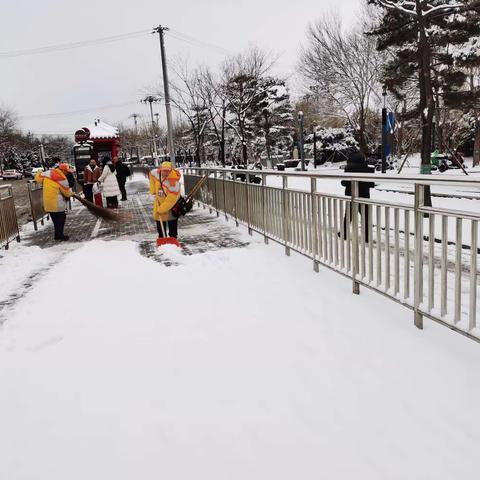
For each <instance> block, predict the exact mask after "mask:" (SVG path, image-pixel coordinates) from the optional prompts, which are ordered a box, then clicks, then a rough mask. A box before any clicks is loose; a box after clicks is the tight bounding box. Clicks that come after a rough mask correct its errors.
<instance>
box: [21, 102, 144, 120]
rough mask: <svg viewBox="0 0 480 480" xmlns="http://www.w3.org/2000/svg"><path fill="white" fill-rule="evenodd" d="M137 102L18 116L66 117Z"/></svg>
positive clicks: (23, 117) (26, 117) (24, 117)
mask: <svg viewBox="0 0 480 480" xmlns="http://www.w3.org/2000/svg"><path fill="white" fill-rule="evenodd" d="M136 103H138V102H125V103H118V104H115V105H103V106H101V107H94V108H86V109H83V110H73V111H70V112H57V113H39V114H34V115H20V116H19V117H18V118H21V119H28V118H50V117H68V116H73V115H77V114H82V113H90V112H97V111H99V110H109V109H113V108H121V107H128V106H129V105H134V104H136Z"/></svg>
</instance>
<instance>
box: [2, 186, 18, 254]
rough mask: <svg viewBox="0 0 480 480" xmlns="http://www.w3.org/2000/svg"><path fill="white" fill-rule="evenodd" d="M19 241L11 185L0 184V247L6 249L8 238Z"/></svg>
mask: <svg viewBox="0 0 480 480" xmlns="http://www.w3.org/2000/svg"><path fill="white" fill-rule="evenodd" d="M14 238H15V239H16V240H17V242H19V241H20V232H19V229H18V222H17V214H16V212H15V203H14V202H13V189H12V186H11V185H1V186H0V248H2V247H5V248H6V249H8V246H9V243H10V240H12V239H14Z"/></svg>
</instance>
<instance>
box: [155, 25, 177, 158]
mask: <svg viewBox="0 0 480 480" xmlns="http://www.w3.org/2000/svg"><path fill="white" fill-rule="evenodd" d="M166 31H168V28H167V27H162V26H161V25H159V26H158V27H155V28H154V29H153V33H158V36H159V39H160V54H161V56H162V72H163V88H164V91H165V110H166V113H167V135H168V149H169V150H170V161H171V162H172V165H173V166H175V147H174V144H173V125H172V111H171V108H170V89H169V85H168V72H167V57H166V55H165V41H164V33H165V32H166Z"/></svg>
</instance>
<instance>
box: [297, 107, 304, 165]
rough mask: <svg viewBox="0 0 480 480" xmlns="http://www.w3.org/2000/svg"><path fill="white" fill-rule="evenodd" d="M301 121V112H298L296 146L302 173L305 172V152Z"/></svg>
mask: <svg viewBox="0 0 480 480" xmlns="http://www.w3.org/2000/svg"><path fill="white" fill-rule="evenodd" d="M303 119H304V115H303V112H298V123H299V125H300V134H299V138H298V146H299V150H300V161H301V165H302V171H305V151H304V149H303V143H304V138H303Z"/></svg>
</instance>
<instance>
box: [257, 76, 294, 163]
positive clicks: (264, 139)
mask: <svg viewBox="0 0 480 480" xmlns="http://www.w3.org/2000/svg"><path fill="white" fill-rule="evenodd" d="M260 83H261V92H262V93H261V95H260V96H259V100H258V102H255V104H254V110H255V111H254V112H252V113H254V115H255V117H254V120H255V130H256V136H257V138H259V139H261V141H260V143H261V145H262V146H263V147H264V149H265V150H266V152H267V159H268V164H269V165H270V166H271V165H272V163H271V158H272V148H273V147H277V148H280V149H284V148H285V147H289V146H290V145H291V143H292V130H293V129H292V124H293V109H292V106H291V104H290V95H289V93H288V90H287V87H286V85H285V81H283V80H281V79H278V78H275V77H266V78H262V79H261V80H260ZM260 150H263V148H261V149H260Z"/></svg>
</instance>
